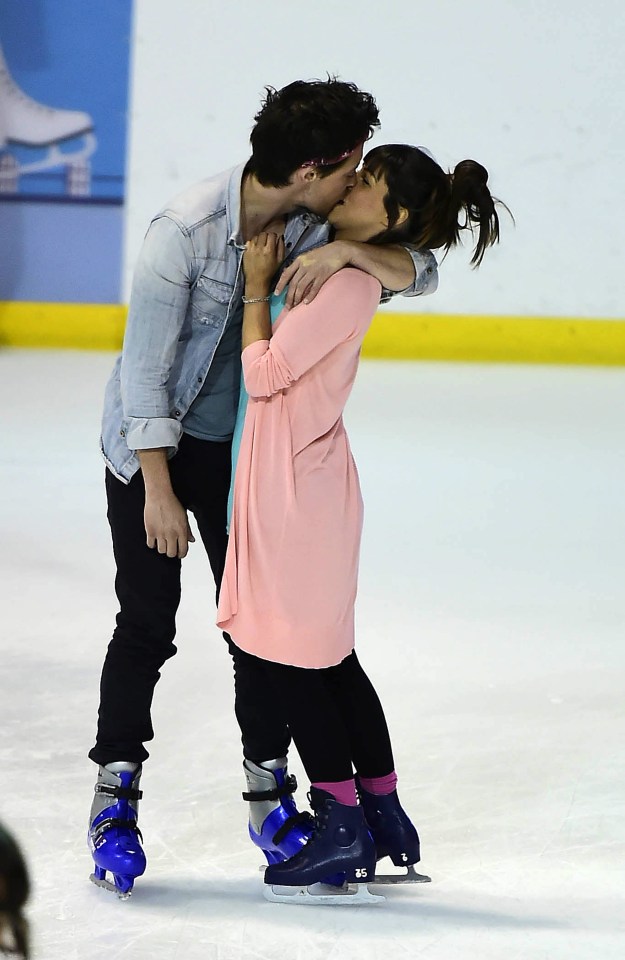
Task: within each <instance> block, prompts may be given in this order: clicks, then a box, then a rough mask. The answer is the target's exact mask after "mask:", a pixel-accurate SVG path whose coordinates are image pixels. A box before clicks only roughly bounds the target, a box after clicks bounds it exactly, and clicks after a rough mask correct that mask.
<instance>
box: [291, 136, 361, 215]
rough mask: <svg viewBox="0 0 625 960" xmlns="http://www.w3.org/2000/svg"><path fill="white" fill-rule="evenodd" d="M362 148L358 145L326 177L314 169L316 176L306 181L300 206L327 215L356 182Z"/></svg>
mask: <svg viewBox="0 0 625 960" xmlns="http://www.w3.org/2000/svg"><path fill="white" fill-rule="evenodd" d="M362 150H363V148H362V146H360V147H358V149H357V150H356V151H355V152H354V153H352V154H350V156H349V157H347V159H346V160H344V161H343V163H342V164H341V165H340V166H339V167H337V168H336V170H333V171H332V173H330V174H328V176H327V177H320V176H319V171H318V170H316V171H314V173H315V174H316V176H315V177H314V178H312V179H310V180H308V181H307V182H306V186H305V191H304V196H303V197H302V201H301V202H302V206H304V207H307V209H308V210H310V211H312V213H317V214H319V216H321V217H325V216H327V215H328V213H329V212H330V210H331V209H332V207H334V206H335V205H336V204H337V203H338V202H339V200H343V198H344V197H345V196H347V193H348V191H349V190H350V189H351V188H352V187H353V186H354V184H355V183H356V170H357V169H358V165H359V164H360V161H361V160H362ZM311 172H313V171H311Z"/></svg>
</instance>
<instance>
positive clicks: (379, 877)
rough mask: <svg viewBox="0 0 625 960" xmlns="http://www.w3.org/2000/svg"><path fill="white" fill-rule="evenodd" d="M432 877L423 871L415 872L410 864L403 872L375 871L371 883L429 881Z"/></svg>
mask: <svg viewBox="0 0 625 960" xmlns="http://www.w3.org/2000/svg"><path fill="white" fill-rule="evenodd" d="M431 882H432V878H431V877H427V876H426V875H425V874H424V873H417V871H416V870H415V868H414V867H413V866H412V864H411V865H410V866H408V867H406V872H405V873H376V875H375V879H374V880H372V883H431Z"/></svg>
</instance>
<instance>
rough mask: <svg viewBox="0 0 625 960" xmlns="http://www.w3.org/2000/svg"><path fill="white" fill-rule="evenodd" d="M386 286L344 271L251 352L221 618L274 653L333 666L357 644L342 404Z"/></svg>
mask: <svg viewBox="0 0 625 960" xmlns="http://www.w3.org/2000/svg"><path fill="white" fill-rule="evenodd" d="M380 290H381V288H380V284H379V283H378V281H377V280H375V279H374V278H373V277H371V276H369V275H368V274H366V273H362V272H361V271H359V270H354V269H352V268H346V269H343V270H341V271H340V272H339V273H337V274H336V275H335V276H333V277H331V278H330V279H329V280H328V281H327V283H325V284H324V286H323V287H322V289H321V291H320V292H319V294H318V295H317V297H316V298H315V300H314V301H313V302H312V303H311V304H309V305H305V304H300V306H298V307H295V308H294V309H293V310H290V311H289V310H283V311H282V313H281V314H280V316H279V317H278V319H277V321H276V323H275V325H274V328H273V330H274V332H273V336H272V339H271V340H260V341H257V342H256V343H253V344H250V346H249V347H247V348H246V349H245V350H244V351H243V354H242V362H243V376H244V380H245V387H246V389H247V392H248V394H249V397H250V400H249V403H248V407H247V414H246V418H245V425H244V428H243V436H242V439H241V448H240V452H239V458H238V464H237V470H236V476H235V483H234V504H233V512H232V522H231V526H230V539H229V543H228V552H227V556H226V567H225V571H224V576H223V580H222V585H221V592H220V597H219V607H218V612H217V623H218V625H219V626H220V627H221V628H222V629H223V630H227V631H228V632H229V633H230V635H231V636H232V639H233V641H234V642H235V643H236V645H237V646H238V647H240V648H241V649H242V650H246V651H247V652H248V653H251V654H253V655H254V656H257V657H260V658H262V659H265V660H273V661H276V662H278V663H286V664H292V665H294V666H299V667H329V666H333V665H335V664H337V663H340V662H341V660H343V659H344V658H345V657H346V656H348V654H349V653H350V652H351V650H352V649H353V646H354V602H355V599H356V588H357V579H358V557H359V551H360V534H361V528H362V509H363V508H362V498H361V494H360V485H359V482H358V473H357V470H356V465H355V463H354V459H353V457H352V453H351V450H350V446H349V441H348V439H347V434H346V432H345V427H344V425H343V410H344V408H345V404H346V402H347V399H348V397H349V394H350V392H351V389H352V385H353V383H354V379H355V377H356V372H357V369H358V360H359V356H360V347H361V344H362V340H363V337H364V335H365V333H366V331H367V329H368V327H369V324H370V323H371V320H372V318H373V315H374V313H375V311H376V309H377V306H378V303H379V298H380Z"/></svg>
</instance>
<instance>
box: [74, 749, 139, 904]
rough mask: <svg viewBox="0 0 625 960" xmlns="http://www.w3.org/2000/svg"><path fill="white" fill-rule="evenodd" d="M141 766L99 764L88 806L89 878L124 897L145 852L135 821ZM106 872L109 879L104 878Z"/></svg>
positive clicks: (131, 885) (128, 890)
mask: <svg viewBox="0 0 625 960" xmlns="http://www.w3.org/2000/svg"><path fill="white" fill-rule="evenodd" d="M140 780H141V767H140V766H138V765H137V764H136V763H125V762H119V763H110V764H108V765H107V766H106V767H100V772H99V775H98V782H97V783H96V786H95V797H94V800H93V805H92V807H91V816H90V825H89V835H88V842H89V849H90V850H91V855H92V857H93V861H94V864H95V869H94V871H93V873H92V874H91V876H90V878H89V879H90V880H91V881H92V882H93V883H95V884H96V886H98V887H104V889H105V890H111V891H112V892H114V893H117V895H118V897H119V898H120V900H127V899H128V897H129V896H130V894H131V893H132V888H133V886H134V882H135V880H136V878H137V877H140V876H141V875H142V874H143V873H145V866H146V860H145V853H144V852H143V848H142V846H141V841H142V839H143V838H142V836H141V831H140V830H139V827H138V824H137V817H138V807H139V800H140V799H141V797H142V792H141V790H139V782H140ZM107 874H109V875H110V876H111V877H112V880H110V879H108V878H107Z"/></svg>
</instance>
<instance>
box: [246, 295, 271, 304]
mask: <svg viewBox="0 0 625 960" xmlns="http://www.w3.org/2000/svg"><path fill="white" fill-rule="evenodd" d="M241 299H242V300H243V303H269V301H270V300H271V295H270V296H268V297H241Z"/></svg>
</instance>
